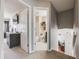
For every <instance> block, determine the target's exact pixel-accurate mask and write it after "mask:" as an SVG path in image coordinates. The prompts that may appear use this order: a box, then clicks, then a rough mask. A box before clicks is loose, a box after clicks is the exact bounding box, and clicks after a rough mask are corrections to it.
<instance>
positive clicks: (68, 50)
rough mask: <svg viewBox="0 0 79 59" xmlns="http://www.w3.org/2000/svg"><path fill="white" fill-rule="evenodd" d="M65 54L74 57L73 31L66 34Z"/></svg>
mask: <svg viewBox="0 0 79 59" xmlns="http://www.w3.org/2000/svg"><path fill="white" fill-rule="evenodd" d="M65 54H67V55H70V56H73V31H69V30H68V31H66V32H65Z"/></svg>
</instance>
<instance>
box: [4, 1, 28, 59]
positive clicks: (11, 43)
mask: <svg viewBox="0 0 79 59" xmlns="http://www.w3.org/2000/svg"><path fill="white" fill-rule="evenodd" d="M4 16H5V21H4V58H5V59H6V58H7V59H12V58H13V59H14V58H18V59H19V58H20V57H16V56H20V55H21V56H22V54H25V53H26V54H28V53H29V49H28V47H27V45H28V40H27V39H28V35H27V33H28V20H29V8H28V7H27V6H25V5H24V4H22V3H21V2H20V1H17V0H6V2H5V14H4ZM26 54H25V55H26ZM14 56H15V57H14Z"/></svg>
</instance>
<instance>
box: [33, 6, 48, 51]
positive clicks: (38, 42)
mask: <svg viewBox="0 0 79 59" xmlns="http://www.w3.org/2000/svg"><path fill="white" fill-rule="evenodd" d="M47 15H48V10H47V9H44V8H38V7H37V8H34V31H33V32H34V36H33V37H34V39H33V43H34V44H33V47H34V51H46V50H48V22H47V21H48V16H47Z"/></svg>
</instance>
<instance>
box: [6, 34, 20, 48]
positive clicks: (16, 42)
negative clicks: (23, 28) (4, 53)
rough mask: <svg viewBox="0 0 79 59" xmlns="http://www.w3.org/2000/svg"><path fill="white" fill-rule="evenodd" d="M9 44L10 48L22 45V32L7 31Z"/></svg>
mask: <svg viewBox="0 0 79 59" xmlns="http://www.w3.org/2000/svg"><path fill="white" fill-rule="evenodd" d="M7 44H8V46H9V48H13V47H16V46H20V33H7Z"/></svg>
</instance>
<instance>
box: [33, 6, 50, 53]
mask: <svg viewBox="0 0 79 59" xmlns="http://www.w3.org/2000/svg"><path fill="white" fill-rule="evenodd" d="M37 9H41V10H42V9H43V10H47V19H46V20H47V51H50V38H49V33H50V32H49V8H47V7H34V8H33V52H35V50H34V47H35V42H34V39H35V16H36V15H35V12H36V10H37Z"/></svg>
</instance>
